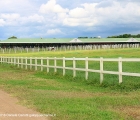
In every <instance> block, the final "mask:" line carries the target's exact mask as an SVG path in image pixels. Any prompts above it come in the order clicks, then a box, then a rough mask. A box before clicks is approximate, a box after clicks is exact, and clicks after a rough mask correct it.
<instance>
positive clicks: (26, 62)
mask: <svg viewBox="0 0 140 120" xmlns="http://www.w3.org/2000/svg"><path fill="white" fill-rule="evenodd" d="M27 60H28V58H27V57H26V58H25V64H26V67H25V69H26V70H27V68H28V66H27V64H28V61H27Z"/></svg>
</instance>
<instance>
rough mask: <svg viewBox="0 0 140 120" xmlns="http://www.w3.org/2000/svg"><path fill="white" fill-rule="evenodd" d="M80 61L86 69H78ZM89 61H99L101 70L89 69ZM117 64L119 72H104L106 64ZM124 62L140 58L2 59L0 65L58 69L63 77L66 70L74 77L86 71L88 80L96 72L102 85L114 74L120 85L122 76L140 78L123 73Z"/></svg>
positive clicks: (139, 74)
mask: <svg viewBox="0 0 140 120" xmlns="http://www.w3.org/2000/svg"><path fill="white" fill-rule="evenodd" d="M50 60H52V61H53V65H52V64H51V65H50V64H49V63H50ZM57 61H62V65H60V66H58V64H57ZM66 61H72V67H67V66H66ZM78 61H84V63H85V65H84V66H85V67H84V68H77V67H76V66H77V65H76V64H77V62H78ZM89 61H98V62H99V65H100V69H99V70H98V69H97V70H95V69H89ZM106 61H107V62H117V63H118V71H106V70H104V62H106ZM123 62H140V58H121V57H119V58H102V57H101V58H88V57H86V58H75V57H73V58H65V57H63V58H56V57H55V58H49V57H46V58H44V57H41V58H37V57H3V56H1V57H0V63H1V64H2V63H7V64H13V65H17V66H18V67H21V68H25V69H30V70H32V69H33V66H34V69H35V70H38V67H40V69H41V71H43V68H46V70H47V72H49V69H50V68H53V69H54V72H55V73H56V72H57V69H62V70H63V76H64V75H65V74H66V70H72V71H73V77H76V71H84V72H85V79H86V80H87V79H88V73H89V72H94V73H99V74H100V83H102V82H103V79H104V74H114V75H118V76H119V83H122V76H123V75H124V76H136V77H140V73H130V72H123V71H122V63H123Z"/></svg>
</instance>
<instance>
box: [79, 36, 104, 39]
mask: <svg viewBox="0 0 140 120" xmlns="http://www.w3.org/2000/svg"><path fill="white" fill-rule="evenodd" d="M80 38H81V39H88V38H101V37H100V36H98V37H78V39H80Z"/></svg>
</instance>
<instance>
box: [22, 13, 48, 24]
mask: <svg viewBox="0 0 140 120" xmlns="http://www.w3.org/2000/svg"><path fill="white" fill-rule="evenodd" d="M44 22H45V18H44V17H43V16H41V15H38V14H34V15H31V16H27V17H22V18H21V23H22V24H29V23H42V24H43V23H44Z"/></svg>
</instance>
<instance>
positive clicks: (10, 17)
mask: <svg viewBox="0 0 140 120" xmlns="http://www.w3.org/2000/svg"><path fill="white" fill-rule="evenodd" d="M0 18H1V19H3V21H4V23H5V24H4V25H10V26H13V25H17V24H18V21H19V18H20V15H19V14H16V13H13V14H0Z"/></svg>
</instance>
